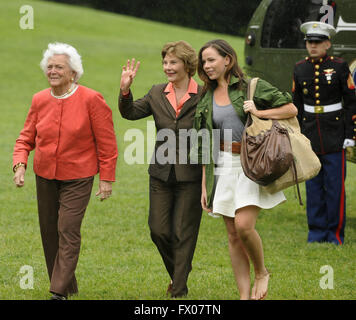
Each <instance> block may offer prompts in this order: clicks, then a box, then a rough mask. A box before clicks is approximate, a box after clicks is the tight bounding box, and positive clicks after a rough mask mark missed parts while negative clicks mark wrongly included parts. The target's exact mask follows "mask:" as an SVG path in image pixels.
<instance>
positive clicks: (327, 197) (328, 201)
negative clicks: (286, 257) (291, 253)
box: [306, 150, 346, 244]
mask: <svg viewBox="0 0 356 320" xmlns="http://www.w3.org/2000/svg"><path fill="white" fill-rule="evenodd" d="M319 160H320V162H321V170H320V172H319V174H318V175H317V176H316V177H314V178H313V179H310V180H308V181H307V182H306V192H307V216H308V227H309V233H308V242H332V243H335V244H343V243H344V229H345V221H346V210H345V205H346V195H345V178H346V159H345V151H344V150H343V151H341V152H336V153H330V154H326V155H322V156H319Z"/></svg>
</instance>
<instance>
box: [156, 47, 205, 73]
mask: <svg viewBox="0 0 356 320" xmlns="http://www.w3.org/2000/svg"><path fill="white" fill-rule="evenodd" d="M167 53H173V54H174V55H175V56H176V57H177V58H179V59H181V60H182V61H183V62H184V67H185V69H186V71H187V73H188V74H189V76H190V77H192V76H194V75H195V73H196V71H197V65H198V57H197V54H196V52H195V50H194V49H193V48H192V46H191V45H190V44H189V43H187V42H185V41H183V40H180V41H175V42H168V43H166V44H165V45H164V46H163V49H162V52H161V55H162V59H164V58H165V57H166V54H167Z"/></svg>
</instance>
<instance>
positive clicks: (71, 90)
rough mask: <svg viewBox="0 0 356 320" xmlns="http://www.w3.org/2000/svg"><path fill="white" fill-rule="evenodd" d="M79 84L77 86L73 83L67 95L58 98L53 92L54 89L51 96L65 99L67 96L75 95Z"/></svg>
mask: <svg viewBox="0 0 356 320" xmlns="http://www.w3.org/2000/svg"><path fill="white" fill-rule="evenodd" d="M77 87H78V86H77V84H75V83H72V85H71V86H70V88H69V89H68V90H67V91H66V92H65V93H63V94H62V95H60V96H56V95H55V94H54V93H53V91H52V89H51V95H52V97H54V98H56V99H64V98H66V97H67V96H69V95H70V94H71V93H74V91H75V89H77Z"/></svg>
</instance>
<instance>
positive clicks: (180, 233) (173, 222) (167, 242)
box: [148, 167, 202, 296]
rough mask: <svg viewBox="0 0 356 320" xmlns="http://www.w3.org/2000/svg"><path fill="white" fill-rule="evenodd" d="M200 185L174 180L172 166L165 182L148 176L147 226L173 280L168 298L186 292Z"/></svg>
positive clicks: (197, 216) (194, 237)
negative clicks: (148, 210) (148, 204)
mask: <svg viewBox="0 0 356 320" xmlns="http://www.w3.org/2000/svg"><path fill="white" fill-rule="evenodd" d="M200 196H201V182H200V181H194V182H193V181H189V182H180V181H177V179H176V177H175V173H174V167H172V169H171V174H170V176H169V179H168V181H166V182H164V181H162V180H159V179H157V178H155V177H152V176H151V177H150V212H149V219H148V224H149V227H150V230H151V238H152V241H153V242H154V243H155V244H156V246H157V248H158V251H159V252H160V254H161V256H162V259H163V262H164V264H165V266H166V269H167V271H168V273H169V275H170V277H171V279H172V280H173V287H172V295H173V296H175V295H178V296H181V295H186V294H187V293H188V288H187V280H188V275H189V272H190V271H191V268H192V260H193V255H194V250H195V246H196V242H197V239H198V230H199V226H200V220H201V215H202V209H201V204H200Z"/></svg>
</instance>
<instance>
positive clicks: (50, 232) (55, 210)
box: [36, 176, 94, 296]
mask: <svg viewBox="0 0 356 320" xmlns="http://www.w3.org/2000/svg"><path fill="white" fill-rule="evenodd" d="M93 180H94V177H89V178H84V179H76V180H65V181H59V180H47V179H44V178H42V177H39V176H36V188H37V205H38V215H39V222H40V231H41V238H42V245H43V249H44V254H45V258H46V264H47V270H48V275H49V279H50V281H51V285H50V292H52V293H57V294H61V295H65V296H67V295H71V294H75V293H77V292H78V286H77V280H76V278H75V274H74V272H75V269H76V266H77V262H78V258H79V251H80V243H81V234H80V227H81V223H82V220H83V218H84V213H85V210H86V208H87V206H88V203H89V199H90V194H91V190H92V187H93Z"/></svg>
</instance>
